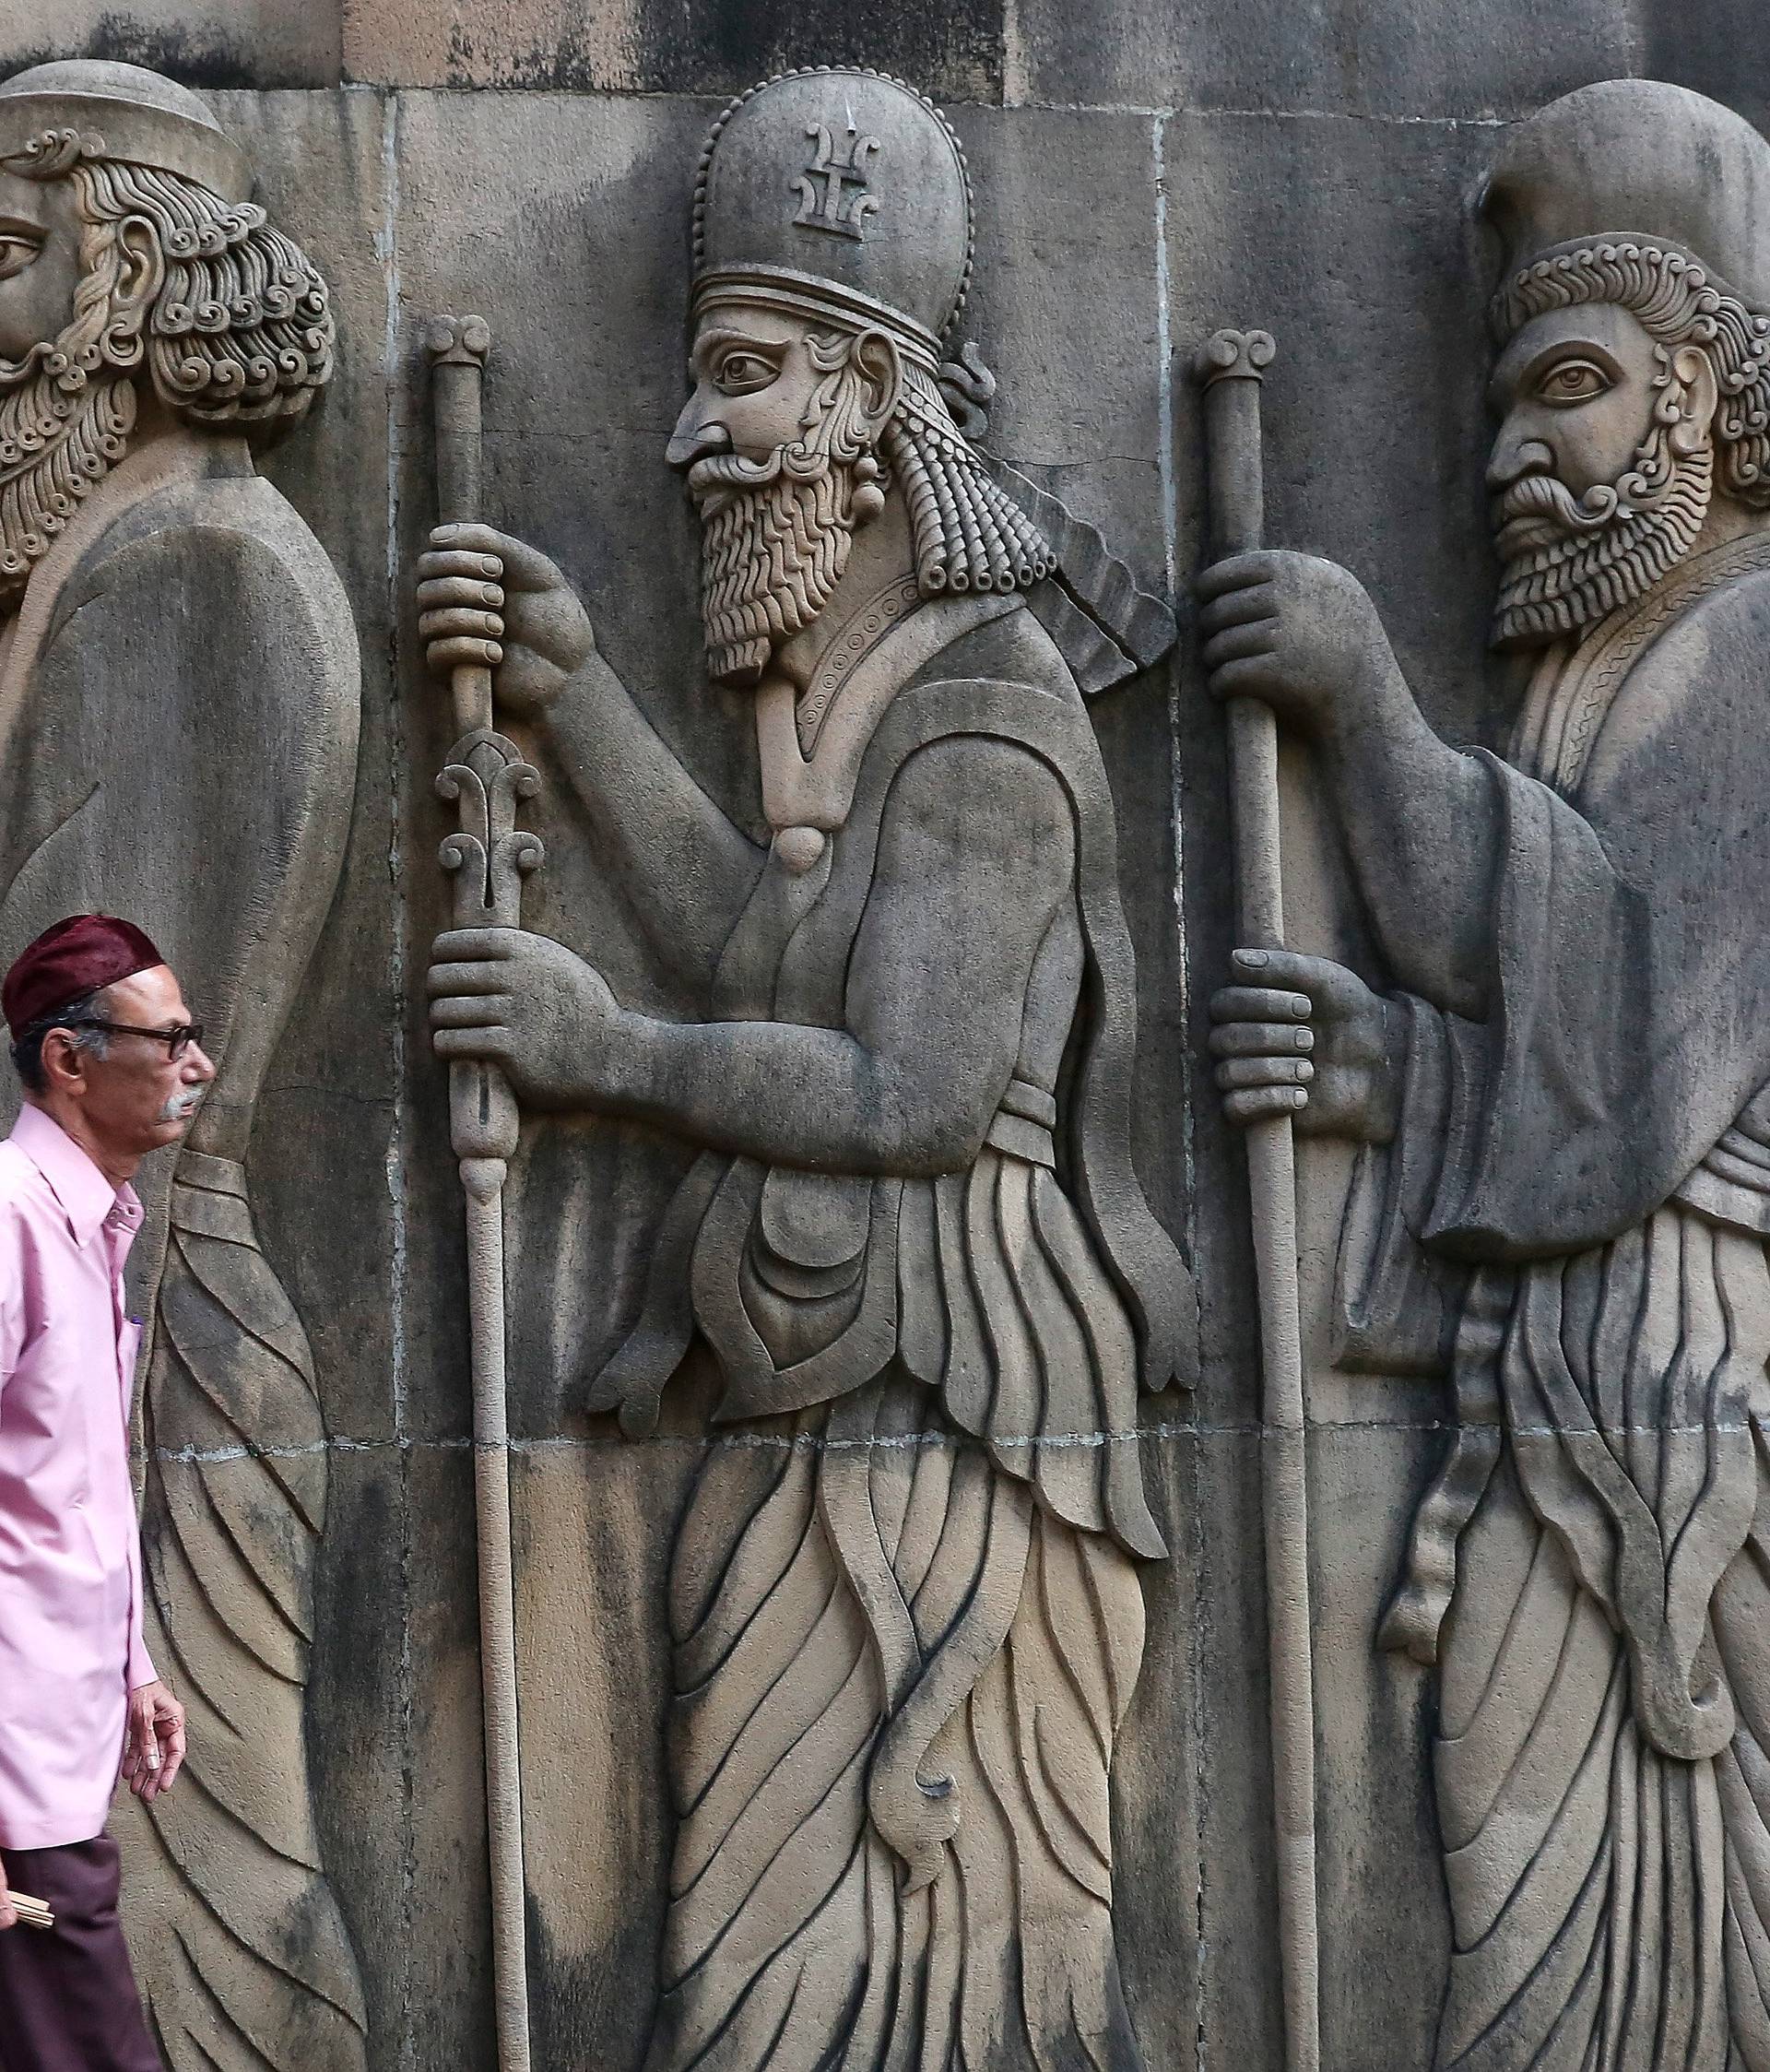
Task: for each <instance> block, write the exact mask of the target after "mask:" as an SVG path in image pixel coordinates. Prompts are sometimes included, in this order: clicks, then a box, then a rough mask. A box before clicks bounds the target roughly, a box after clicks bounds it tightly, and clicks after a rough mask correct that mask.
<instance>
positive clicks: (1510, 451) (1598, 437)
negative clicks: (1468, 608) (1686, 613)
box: [1487, 302, 1714, 646]
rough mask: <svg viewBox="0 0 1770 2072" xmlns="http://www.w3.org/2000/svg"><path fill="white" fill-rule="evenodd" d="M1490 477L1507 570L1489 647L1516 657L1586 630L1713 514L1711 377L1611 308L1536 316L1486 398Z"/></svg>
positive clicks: (1699, 361)
mask: <svg viewBox="0 0 1770 2072" xmlns="http://www.w3.org/2000/svg"><path fill="white" fill-rule="evenodd" d="M1489 394H1490V400H1491V402H1492V404H1493V408H1494V412H1495V414H1496V415H1497V416H1498V417H1499V419H1500V420H1501V422H1500V431H1499V436H1498V437H1497V439H1496V440H1495V441H1494V444H1493V456H1492V459H1491V461H1490V464H1489V468H1488V477H1487V480H1488V487H1489V489H1490V490H1491V491H1493V526H1494V539H1495V544H1496V546H1497V548H1498V550H1499V554H1500V560H1501V562H1502V564H1503V576H1502V586H1501V593H1500V599H1499V604H1498V607H1497V608H1496V612H1495V619H1494V628H1493V640H1494V643H1495V645H1500V646H1525V645H1533V644H1538V643H1540V642H1543V641H1546V640H1553V639H1557V638H1560V637H1562V636H1563V635H1564V634H1566V633H1572V632H1575V631H1576V630H1577V629H1579V628H1581V627H1583V626H1586V625H1587V624H1590V623H1592V622H1594V621H1596V620H1597V619H1599V618H1601V617H1603V616H1605V615H1606V614H1608V613H1609V612H1611V611H1612V610H1617V609H1618V608H1619V607H1621V606H1622V605H1624V604H1627V603H1629V602H1631V601H1633V599H1634V598H1637V597H1639V596H1640V595H1642V593H1643V592H1644V591H1645V590H1646V589H1647V588H1648V587H1650V586H1651V585H1652V584H1654V583H1656V582H1658V580H1659V579H1660V578H1661V577H1662V576H1663V575H1665V574H1667V573H1668V572H1669V570H1670V569H1671V568H1672V567H1674V566H1675V565H1676V564H1677V562H1679V561H1681V559H1682V558H1683V556H1684V555H1685V554H1686V553H1688V552H1689V551H1690V548H1691V546H1692V545H1693V542H1694V540H1695V538H1696V536H1697V534H1698V532H1699V531H1700V530H1701V529H1702V524H1703V520H1704V517H1705V515H1706V513H1707V509H1708V501H1709V494H1710V488H1711V483H1712V478H1713V465H1714V453H1713V444H1712V440H1711V438H1710V435H1709V422H1710V420H1711V419H1712V417H1713V414H1714V376H1713V373H1712V371H1711V370H1710V369H1709V366H1708V361H1707V359H1706V356H1705V354H1703V353H1702V352H1701V350H1700V349H1697V348H1695V347H1681V348H1679V349H1677V350H1675V351H1668V350H1667V349H1666V348H1665V347H1663V346H1661V345H1660V344H1658V342H1657V341H1656V340H1655V339H1654V338H1653V337H1651V336H1650V335H1649V334H1648V332H1647V331H1646V329H1645V328H1644V326H1642V325H1641V324H1640V323H1639V321H1638V320H1637V319H1636V318H1635V317H1634V315H1633V314H1631V312H1629V311H1628V310H1626V309H1624V308H1622V306H1621V305H1620V304H1618V303H1614V302H1589V303H1583V304H1579V305H1576V306H1575V307H1574V308H1571V309H1560V310H1552V311H1549V312H1547V313H1546V314H1543V315H1541V316H1538V317H1534V318H1532V319H1531V321H1530V322H1529V323H1528V324H1526V325H1524V326H1522V328H1521V329H1520V330H1519V331H1518V332H1517V333H1516V336H1515V337H1513V338H1512V340H1511V342H1510V343H1509V344H1508V345H1507V346H1506V349H1505V350H1504V353H1503V354H1502V355H1501V357H1500V361H1499V364H1498V365H1497V366H1496V368H1495V369H1494V373H1493V383H1492V385H1491V388H1490V391H1489Z"/></svg>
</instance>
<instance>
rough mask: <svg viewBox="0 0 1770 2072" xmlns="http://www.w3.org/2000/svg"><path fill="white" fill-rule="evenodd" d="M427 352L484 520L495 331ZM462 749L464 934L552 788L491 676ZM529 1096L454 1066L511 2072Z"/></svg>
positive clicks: (484, 329)
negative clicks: (482, 400)
mask: <svg viewBox="0 0 1770 2072" xmlns="http://www.w3.org/2000/svg"><path fill="white" fill-rule="evenodd" d="M425 342H426V345H427V347H428V349H429V352H430V359H431V400H432V405H433V409H434V421H435V430H436V488H437V499H436V500H437V511H438V515H439V516H440V517H441V518H442V520H443V523H444V524H445V525H462V524H466V523H469V522H471V521H473V520H475V519H477V518H478V515H479V503H480V499H479V490H480V480H479V477H480V466H479V464H480V440H479V387H480V380H481V376H482V374H483V373H484V370H485V363H486V354H487V352H488V351H489V350H490V346H491V331H490V326H488V325H487V323H486V321H485V319H484V318H483V317H479V316H463V317H453V316H438V317H434V318H432V319H431V326H430V330H429V334H428V337H427V338H426V341H425ZM450 689H451V691H452V693H453V694H454V719H455V726H456V728H457V729H458V730H459V734H460V739H459V740H457V741H456V742H455V744H454V748H453V749H451V750H450V752H449V757H448V762H447V764H446V765H445V766H444V768H443V774H442V775H441V776H439V777H438V778H437V780H436V788H437V791H438V793H439V794H440V795H441V796H442V797H443V798H444V799H454V800H455V801H456V802H457V804H458V807H459V811H460V816H461V825H460V828H459V830H458V832H456V833H455V834H453V835H450V836H449V837H448V838H447V840H446V841H444V843H443V847H442V852H441V853H442V863H443V869H444V870H447V871H449V872H450V873H451V874H452V875H453V877H454V925H455V927H456V928H517V927H520V926H521V922H522V897H523V880H524V879H525V877H526V876H527V874H528V873H529V872H530V871H531V870H534V869H535V867H536V866H537V864H538V863H539V862H540V860H541V855H542V850H541V845H540V842H539V841H538V840H537V837H536V836H535V835H530V834H527V833H525V831H523V830H522V829H519V828H518V827H517V825H516V809H517V806H518V804H519V802H520V801H521V800H523V799H532V798H533V797H534V796H535V794H536V792H537V791H538V790H539V789H540V778H539V777H538V776H537V773H536V772H535V770H534V769H533V768H531V766H530V765H529V764H528V763H527V762H526V761H525V758H524V756H523V752H522V751H521V750H520V749H519V748H518V747H517V746H516V744H515V743H514V742H513V741H511V740H506V739H505V738H504V736H503V735H501V734H500V733H498V732H496V731H495V730H494V729H493V727H492V724H491V717H492V708H491V670H490V668H489V667H487V666H485V665H483V664H477V663H471V662H467V663H457V664H456V665H455V666H454V669H452V670H451V671H450ZM449 1127H450V1140H451V1142H452V1143H453V1144H454V1155H455V1157H456V1158H457V1159H458V1160H459V1161H460V1166H461V1186H462V1190H463V1191H464V1192H465V1194H466V1211H467V1312H468V1325H469V1331H470V1334H471V1347H472V1367H473V1447H474V1498H475V1511H476V1517H477V1522H478V1542H479V1659H480V1669H481V1678H482V1687H483V1693H484V1711H485V1738H486V1826H487V1837H488V1842H489V1847H490V1860H491V1945H492V1982H493V2001H494V2010H495V2015H496V2022H497V2036H498V2066H499V2072H528V2064H529V2048H528V1952H527V1947H526V1943H525V1934H524V1922H525V1881H524V1876H523V1798H522V1759H521V1753H520V1745H519V1739H518V1732H517V1707H516V1604H515V1591H514V1582H513V1568H512V1554H511V1523H510V1430H509V1421H508V1415H507V1405H506V1401H505V1378H504V1211H503V1189H504V1179H505V1176H506V1175H507V1173H508V1171H509V1161H510V1157H511V1154H513V1152H514V1151H515V1149H516V1139H517V1133H518V1128H519V1117H518V1114H517V1107H516V1097H515V1095H513V1093H512V1092H511V1089H510V1084H509V1082H508V1081H507V1080H506V1079H505V1078H504V1075H503V1074H502V1072H500V1071H499V1070H498V1069H497V1067H496V1066H495V1065H489V1064H483V1063H479V1062H478V1061H473V1062H463V1063H457V1064H452V1065H451V1066H450V1067H449Z"/></svg>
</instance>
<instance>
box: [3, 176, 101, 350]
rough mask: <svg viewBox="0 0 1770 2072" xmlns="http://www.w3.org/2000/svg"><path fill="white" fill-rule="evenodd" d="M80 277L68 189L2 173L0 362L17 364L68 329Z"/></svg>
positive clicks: (75, 218) (74, 217) (75, 222)
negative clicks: (37, 347)
mask: <svg viewBox="0 0 1770 2072" xmlns="http://www.w3.org/2000/svg"><path fill="white" fill-rule="evenodd" d="M80 273H81V267H80V223H79V217H78V213H77V209H76V207H75V202H74V191H73V188H72V187H71V185H70V184H69V183H68V182H66V181H65V180H25V179H22V178H20V176H19V175H18V173H16V172H6V171H5V170H4V169H0V361H15V362H16V361H21V360H23V359H24V358H25V356H26V355H27V354H28V353H29V351H30V349H31V348H32V347H33V346H39V345H47V344H48V343H49V342H50V340H51V339H53V338H55V337H59V336H60V335H61V333H62V332H63V331H64V330H65V329H66V327H67V326H68V323H69V321H70V320H71V318H72V317H73V314H74V290H76V289H77V287H78V286H79V282H80Z"/></svg>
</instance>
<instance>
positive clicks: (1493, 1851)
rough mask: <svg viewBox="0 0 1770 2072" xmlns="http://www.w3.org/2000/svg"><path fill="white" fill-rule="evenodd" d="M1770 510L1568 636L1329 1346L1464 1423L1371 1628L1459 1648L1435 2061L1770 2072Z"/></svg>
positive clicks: (1379, 1180)
mask: <svg viewBox="0 0 1770 2072" xmlns="http://www.w3.org/2000/svg"><path fill="white" fill-rule="evenodd" d="M1767 635H1770V540H1766V539H1764V537H1763V536H1761V535H1760V536H1754V537H1751V538H1748V539H1744V540H1742V541H1739V542H1735V543H1733V544H1732V545H1729V546H1726V547H1721V548H1717V549H1716V550H1714V551H1711V552H1708V553H1705V554H1704V555H1702V556H1700V557H1697V558H1694V559H1693V560H1691V561H1689V562H1686V563H1684V564H1683V565H1682V566H1681V568H1680V569H1678V570H1677V571H1675V572H1674V574H1672V575H1671V576H1670V577H1669V578H1668V579H1667V580H1666V581H1665V582H1664V583H1662V584H1661V585H1660V586H1658V587H1657V588H1656V589H1655V590H1654V591H1652V592H1651V593H1649V595H1648V596H1647V597H1646V598H1644V599H1642V600H1640V601H1639V602H1638V603H1637V604H1636V605H1635V606H1634V608H1633V609H1632V610H1627V611H1625V612H1622V613H1620V614H1617V615H1614V616H1613V617H1612V618H1611V619H1610V620H1607V621H1606V622H1603V623H1602V624H1600V625H1599V627H1597V628H1595V629H1594V630H1593V631H1592V632H1591V633H1588V635H1587V638H1586V639H1585V641H1584V642H1583V643H1581V644H1580V645H1578V646H1577V647H1576V648H1574V649H1573V650H1572V651H1571V652H1570V651H1569V649H1568V648H1567V647H1566V646H1563V647H1561V648H1558V649H1556V650H1553V651H1552V652H1551V653H1549V654H1548V655H1547V656H1546V657H1544V659H1543V661H1542V663H1541V665H1540V668H1539V669H1538V672H1537V674H1536V677H1535V679H1534V681H1533V683H1532V686H1531V689H1530V692H1529V693H1528V698H1527V701H1526V704H1525V706H1524V709H1523V712H1522V714H1521V716H1520V720H1519V723H1518V728H1517V731H1516V740H1515V743H1514V747H1513V751H1512V754H1513V764H1510V765H1509V764H1504V763H1501V762H1499V761H1498V760H1496V759H1490V772H1491V776H1492V781H1493V786H1494V788H1495V791H1496V793H1497V794H1498V798H1499V800H1500V805H1501V811H1502V816H1503V819H1502V839H1501V845H1500V858H1499V864H1498V869H1497V875H1496V881H1495V883H1494V886H1493V934H1492V944H1491V949H1492V957H1493V985H1492V994H1491V998H1492V1000H1493V1006H1492V1009H1491V1012H1490V1016H1489V1019H1488V1020H1487V1021H1486V1022H1485V1023H1483V1024H1471V1023H1469V1022H1465V1021H1461V1020H1459V1019H1458V1018H1457V1017H1455V1016H1453V1015H1448V1014H1443V1013H1440V1012H1437V1011H1436V1010H1434V1009H1433V1008H1431V1007H1429V1006H1427V1005H1425V1004H1424V1003H1423V1002H1420V1001H1410V1002H1408V1012H1409V1015H1410V1045H1409V1058H1408V1065H1407V1075H1406V1089H1405V1095H1404V1101H1403V1113H1402V1119H1401V1122H1400V1128H1399V1131H1398V1137H1397V1140H1396V1143H1395V1145H1394V1147H1393V1148H1392V1150H1391V1151H1390V1152H1387V1153H1384V1154H1375V1155H1374V1156H1372V1157H1370V1158H1368V1159H1367V1163H1366V1167H1365V1171H1364V1174H1363V1179H1362V1182H1361V1188H1360V1190H1359V1192H1358V1193H1357V1194H1355V1197H1354V1203H1353V1210H1352V1214H1351V1218H1350V1220H1349V1224H1348V1229H1347V1232H1346V1236H1345V1238H1344V1241H1343V1249H1342V1269H1343V1271H1344V1273H1346V1275H1347V1279H1348V1292H1349V1295H1350V1298H1351V1307H1350V1310H1349V1313H1348V1326H1349V1344H1348V1345H1347V1348H1346V1353H1347V1356H1348V1357H1349V1359H1350V1360H1351V1362H1352V1363H1354V1364H1359V1363H1362V1364H1364V1365H1367V1366H1372V1367H1376V1368H1386V1369H1388V1370H1389V1371H1396V1370H1405V1369H1408V1368H1413V1369H1415V1370H1430V1369H1431V1368H1432V1366H1433V1365H1434V1361H1435V1360H1436V1359H1437V1357H1438V1356H1439V1355H1440V1352H1441V1350H1445V1351H1447V1352H1448V1356H1449V1364H1450V1368H1451V1372H1452V1375H1453V1379H1454V1383H1455V1389H1456V1394H1457V1410H1458V1419H1459V1426H1460V1429H1459V1431H1458V1434H1457V1440H1456V1443H1455V1446H1454V1448H1453V1450H1452V1453H1451V1456H1450V1458H1449V1460H1448V1461H1447V1462H1446V1463H1445V1467H1444V1470H1443V1472H1442V1473H1441V1474H1440V1475H1439V1477H1438V1479H1437V1481H1436V1482H1435V1483H1434V1486H1433V1488H1432V1489H1431V1491H1430V1492H1429V1493H1428V1495H1427V1497H1426V1498H1425V1500H1424V1502H1423V1503H1422V1507H1421V1510H1420V1514H1419V1518H1418V1521H1417V1523H1416V1527H1415V1534H1414V1543H1413V1548H1412V1553H1411V1557H1410V1567H1409V1572H1408V1575H1407V1577H1406V1580H1405V1581H1404V1583H1403V1587H1402V1590H1401V1592H1400V1594H1399V1596H1398V1599H1397V1601H1396V1604H1395V1605H1394V1607H1393V1608H1392V1610H1391V1612H1390V1615H1389V1619H1388V1623H1387V1627H1386V1635H1385V1638H1386V1641H1387V1643H1388V1644H1389V1645H1391V1646H1396V1647H1404V1648H1406V1649H1408V1650H1409V1651H1410V1652H1412V1653H1413V1654H1414V1655H1415V1656H1416V1657H1417V1658H1418V1659H1420V1660H1422V1661H1432V1660H1436V1661H1437V1663H1438V1665H1439V1675H1440V1699H1439V1705H1440V1720H1439V1741H1438V1745H1437V1751H1436V1782H1437V1789H1438V1805H1439V1817H1440V1824H1441V1828H1442V1832H1443V1842H1444V1849H1445V1872H1446V1877H1447V1880H1448V1884H1449V1892H1450V1902H1451V1914H1452V1922H1453V1928H1454V1954H1453V1957H1452V1970H1451V1978H1450V1985H1449V1992H1448V1996H1447V1999H1446V2003H1445V2009H1444V2013H1443V2018H1442V2022H1441V2027H1440V2032H1439V2042H1438V2063H1439V2065H1440V2066H1442V2067H1445V2068H1449V2067H1453V2066H1455V2067H1457V2068H1458V2072H1525V2068H1526V2067H1532V2068H1534V2067H1541V2068H1543V2072H1672V2068H1673V2067H1677V2068H1678V2072H1730V2068H1732V2067H1736V2066H1737V2067H1745V2068H1747V2072H1770V1474H1766V1472H1765V1471H1766V1469H1767V1468H1770V1380H1767V1379H1766V1372H1765V1367H1766V1361H1767V1360H1770V1253H1767V1252H1766V1240H1767V1239H1770V1096H1766V1094H1765V1092H1764V1089H1766V1087H1770V929H1766V926H1765V920H1766V917H1770V808H1767V807H1766V801H1770V733H1767V732H1766V728H1765V726H1764V716H1765V713H1766V710H1770V695H1767V694H1770V665H1767V663H1766V653H1767V649H1766V636H1767Z"/></svg>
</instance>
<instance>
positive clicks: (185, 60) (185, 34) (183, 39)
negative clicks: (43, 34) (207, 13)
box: [4, 14, 314, 90]
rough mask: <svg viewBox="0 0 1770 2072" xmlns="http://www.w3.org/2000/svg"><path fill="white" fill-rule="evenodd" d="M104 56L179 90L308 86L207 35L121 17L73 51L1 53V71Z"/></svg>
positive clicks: (112, 17)
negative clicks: (270, 73) (142, 68)
mask: <svg viewBox="0 0 1770 2072" xmlns="http://www.w3.org/2000/svg"><path fill="white" fill-rule="evenodd" d="M75 55H78V56H80V57H94V58H107V59H109V60H111V61H112V63H113V64H118V65H146V66H147V67H148V70H149V71H150V72H163V73H164V74H165V75H166V77H168V78H169V79H176V80H178V81H179V83H180V84H181V85H183V86H187V87H195V88H196V89H198V90H201V89H204V88H206V87H207V88H210V89H220V88H226V87H276V86H310V85H313V83H314V82H313V80H311V79H307V78H301V79H278V78H274V77H267V76H266V71H265V69H264V67H263V66H262V65H256V64H254V62H253V59H252V58H251V57H250V56H249V55H248V54H247V53H246V52H245V51H243V50H242V48H241V47H240V46H239V45H238V44H235V43H233V42H231V41H229V40H228V39H227V38H226V37H224V36H219V35H217V34H214V33H212V32H201V31H199V32H193V31H192V30H187V29H181V28H149V27H148V26H147V25H146V24H145V23H143V22H139V21H134V20H131V19H130V18H129V17H128V16H126V15H121V14H106V15H100V17H99V19H98V22H97V24H96V25H95V26H94V28H93V30H92V33H91V34H90V35H89V37H88V38H87V39H86V41H85V43H84V45H83V47H82V48H81V49H80V50H79V51H78V52H77V53H76V52H73V51H70V50H69V48H68V47H67V45H66V44H65V42H48V43H43V44H41V45H40V46H38V47H37V48H36V49H34V50H20V51H17V52H7V53H6V63H5V66H4V69H5V70H6V71H7V72H13V71H23V70H24V69H25V67H26V66H27V65H48V64H50V63H51V62H53V60H55V59H57V58H65V57H71V56H75Z"/></svg>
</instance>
